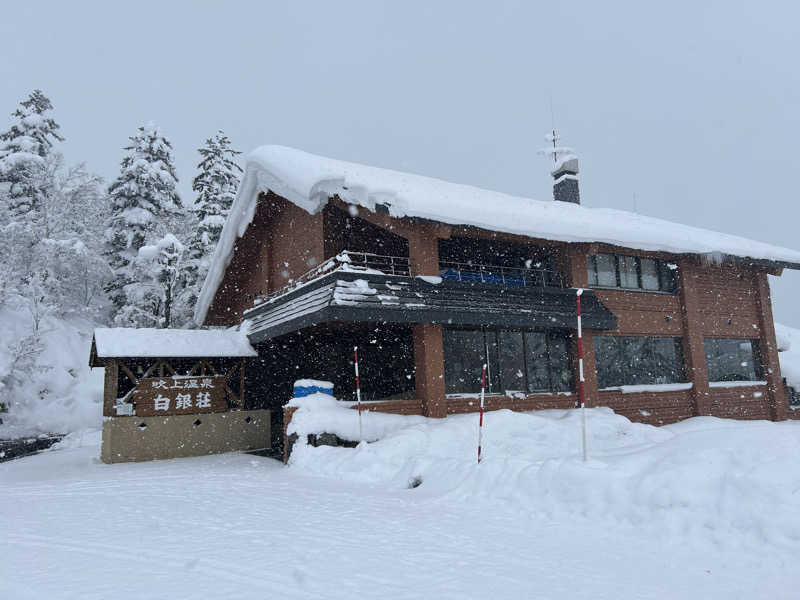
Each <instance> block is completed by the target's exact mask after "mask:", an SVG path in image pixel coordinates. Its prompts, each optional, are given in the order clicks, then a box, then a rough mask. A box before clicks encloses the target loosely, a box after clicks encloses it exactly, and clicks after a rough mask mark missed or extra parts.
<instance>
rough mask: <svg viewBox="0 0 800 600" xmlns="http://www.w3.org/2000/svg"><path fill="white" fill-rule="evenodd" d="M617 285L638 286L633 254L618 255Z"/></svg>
mask: <svg viewBox="0 0 800 600" xmlns="http://www.w3.org/2000/svg"><path fill="white" fill-rule="evenodd" d="M617 263H618V265H619V286H620V287H624V288H631V289H633V288H638V287H639V275H638V273H637V270H636V257H635V256H618V257H617Z"/></svg>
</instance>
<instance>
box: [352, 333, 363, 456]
mask: <svg viewBox="0 0 800 600" xmlns="http://www.w3.org/2000/svg"><path fill="white" fill-rule="evenodd" d="M353 353H354V354H355V362H354V364H355V367H356V399H357V400H358V439H359V441H362V442H363V441H364V428H363V426H362V424H361V378H360V377H359V376H358V346H354V347H353Z"/></svg>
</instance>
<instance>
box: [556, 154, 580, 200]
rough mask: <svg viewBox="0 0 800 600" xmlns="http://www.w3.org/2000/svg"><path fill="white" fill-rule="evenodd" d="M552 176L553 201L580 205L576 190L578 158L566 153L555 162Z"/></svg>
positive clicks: (578, 193)
mask: <svg viewBox="0 0 800 600" xmlns="http://www.w3.org/2000/svg"><path fill="white" fill-rule="evenodd" d="M550 174H551V175H552V176H553V200H558V201H559V202H572V203H573V204H580V203H581V195H580V192H579V190H578V157H577V156H575V155H574V154H572V153H571V152H567V153H565V154H564V155H562V156H561V157H559V159H558V160H557V161H556V167H555V169H553V170H552V171H551V172H550Z"/></svg>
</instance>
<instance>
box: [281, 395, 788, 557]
mask: <svg viewBox="0 0 800 600" xmlns="http://www.w3.org/2000/svg"><path fill="white" fill-rule="evenodd" d="M333 410H338V412H339V414H338V415H334V414H333ZM298 412H299V411H298ZM347 413H353V411H347V410H346V409H342V408H338V409H331V407H330V406H329V405H326V406H325V407H324V411H322V412H321V413H320V417H324V418H328V417H332V419H331V422H332V423H335V427H336V428H337V429H338V430H340V431H343V432H347V433H350V434H352V431H353V427H357V415H355V414H354V413H353V414H347ZM370 416H372V415H370ZM587 416H588V428H589V438H588V439H589V455H590V460H589V461H588V462H583V461H582V460H581V450H580V431H581V430H580V412H579V411H577V410H568V411H539V412H536V413H513V412H511V411H508V410H500V411H495V412H490V413H488V414H487V415H486V416H485V422H484V437H483V449H484V450H483V452H484V453H483V456H484V460H483V462H482V463H481V464H480V465H477V464H476V452H477V450H476V446H477V424H478V418H477V415H456V416H450V417H448V418H446V419H443V420H437V419H422V420H421V419H420V417H402V416H396V415H384V416H383V417H395V419H392V421H391V426H390V427H387V428H386V429H385V430H381V431H380V433H381V434H383V435H381V436H379V437H381V439H380V440H379V441H377V442H374V443H371V444H366V443H362V444H359V446H358V447H357V448H355V449H346V448H338V447H327V446H320V447H316V448H315V447H311V446H308V445H305V444H298V445H297V446H296V447H295V449H294V451H293V453H292V456H291V459H290V468H292V469H295V470H297V471H302V472H304V473H309V474H314V475H317V476H322V477H326V478H331V479H335V480H349V481H353V482H360V483H366V484H371V485H375V486H381V487H389V488H406V487H409V484H410V482H412V481H417V482H419V481H421V482H422V488H424V489H426V490H428V491H430V492H431V493H436V494H445V495H447V496H448V497H449V498H450V499H451V501H452V502H454V503H461V502H466V501H470V502H472V501H473V500H474V499H475V498H476V497H482V498H486V499H487V500H489V501H492V502H496V501H498V500H503V501H508V502H511V503H513V504H514V505H517V506H520V507H523V508H524V509H525V510H530V511H536V512H539V513H541V512H544V513H546V514H548V515H549V516H551V517H564V516H566V517H569V516H575V515H581V516H585V517H590V518H591V519H602V520H605V521H606V522H608V521H611V522H618V523H623V522H624V523H626V524H628V525H633V526H636V527H641V528H643V529H644V530H645V531H650V530H653V531H655V532H658V533H660V534H664V533H675V534H677V535H679V536H684V535H687V534H692V535H693V534H699V535H701V536H707V535H710V536H712V538H714V539H715V540H717V541H719V540H726V539H727V538H729V537H730V536H731V535H735V536H744V537H745V538H747V539H748V540H757V541H759V542H760V543H763V542H767V543H770V544H779V545H782V544H788V545H794V546H795V547H796V546H797V544H799V543H800V494H798V493H797V490H798V489H800V470H798V469H797V465H796V461H797V458H796V457H797V456H798V453H799V452H800V423H797V422H783V423H772V422H764V421H762V422H742V421H730V420H723V419H716V418H712V417H699V418H694V419H689V420H687V421H684V422H682V423H679V424H677V425H672V426H667V427H661V428H657V427H653V426H650V425H643V424H638V423H632V422H630V421H628V420H627V419H625V418H624V417H622V416H619V415H617V414H615V413H614V412H613V411H611V410H610V409H607V408H597V409H591V410H588V411H587ZM383 417H381V420H383ZM304 418H305V420H304V421H302V422H301V423H300V424H298V426H299V427H300V428H303V427H306V426H307V424H308V423H309V422H310V421H311V417H309V416H305V417H304ZM403 420H405V421H406V426H405V427H399V426H398V425H397V421H403ZM385 423H387V424H388V423H390V421H389V420H388V419H387V420H386V421H385ZM379 429H382V427H378V428H376V430H370V437H372V434H374V433H376V432H377V430H379ZM351 439H352V438H351Z"/></svg>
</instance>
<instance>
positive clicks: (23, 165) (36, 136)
mask: <svg viewBox="0 0 800 600" xmlns="http://www.w3.org/2000/svg"><path fill="white" fill-rule="evenodd" d="M52 109H53V105H52V104H51V103H50V100H49V99H48V98H47V96H45V95H44V94H43V93H42V92H41V90H34V91H33V92H32V93H31V94H30V96H28V98H27V99H26V100H23V101H22V102H21V103H20V106H19V108H18V109H17V110H16V111H14V113H13V114H12V117H14V119H15V121H14V123H13V124H12V125H11V128H10V129H9V130H8V131H6V132H4V133H2V134H0V142H1V143H0V183H2V184H5V186H4V188H5V192H6V203H7V206H8V210H9V212H10V215H11V217H12V218H19V217H23V216H25V215H26V214H27V213H29V212H36V211H37V210H38V209H39V204H40V202H41V201H42V198H43V197H44V196H45V195H46V193H47V182H48V181H49V178H48V177H46V173H43V171H46V170H47V166H48V163H47V161H46V159H47V157H48V156H49V155H50V153H51V151H52V148H53V142H54V141H56V140H57V141H63V140H64V138H63V137H61V135H60V134H59V133H58V130H59V125H58V123H56V122H55V120H54V119H53V118H52V116H51V111H52ZM29 220H35V219H29Z"/></svg>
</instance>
